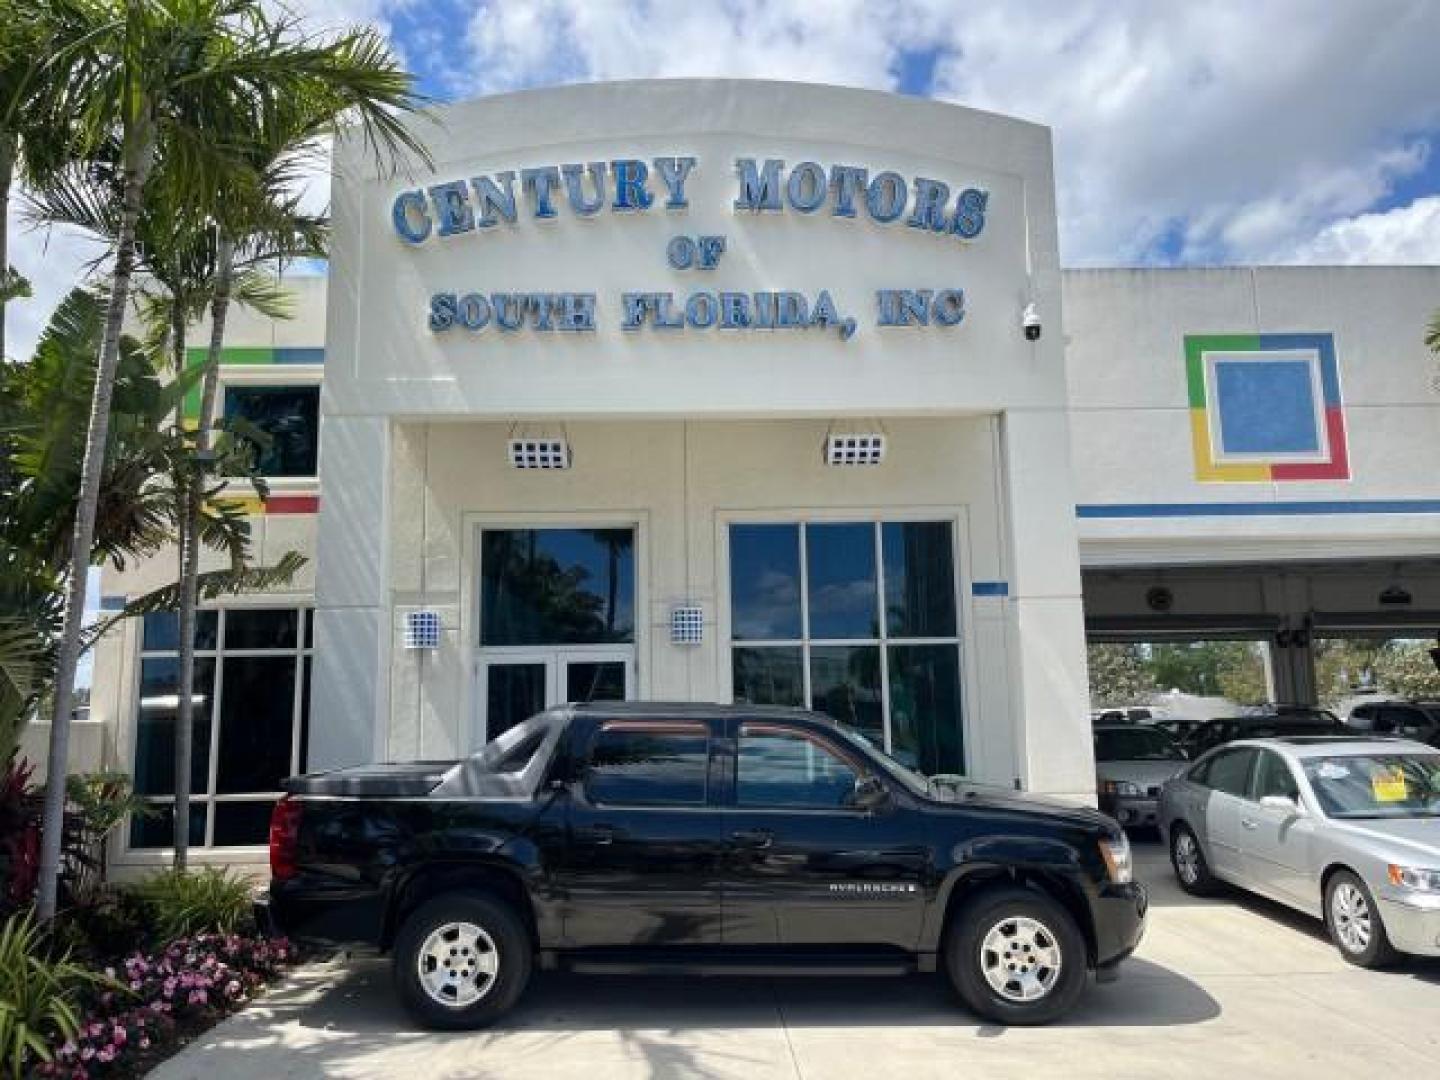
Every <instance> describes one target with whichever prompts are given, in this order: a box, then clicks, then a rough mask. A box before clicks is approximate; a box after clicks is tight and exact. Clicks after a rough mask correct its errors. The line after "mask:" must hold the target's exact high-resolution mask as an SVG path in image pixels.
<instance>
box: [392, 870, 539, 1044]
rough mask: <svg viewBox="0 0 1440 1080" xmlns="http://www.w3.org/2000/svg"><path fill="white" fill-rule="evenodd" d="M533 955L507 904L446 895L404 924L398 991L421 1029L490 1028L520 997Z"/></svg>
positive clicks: (398, 953) (399, 944)
mask: <svg viewBox="0 0 1440 1080" xmlns="http://www.w3.org/2000/svg"><path fill="white" fill-rule="evenodd" d="M533 960H534V957H533V950H532V947H531V944H530V935H529V934H528V933H527V932H526V930H525V925H524V923H522V922H521V921H520V918H519V916H518V915H516V914H515V912H514V911H513V910H512V909H511V907H510V906H509V905H507V904H505V903H504V902H503V901H501V900H498V899H496V898H495V897H493V896H488V895H485V894H482V893H458V892H456V893H445V894H444V895H442V896H437V897H435V898H433V899H431V900H427V901H426V902H425V903H423V904H421V905H420V907H419V908H417V909H416V910H415V911H414V912H413V913H411V915H410V917H409V918H407V919H406V920H405V923H404V925H402V926H401V927H400V932H399V934H397V935H396V937H395V955H394V969H393V970H394V979H395V989H396V992H397V993H398V994H399V996H400V1000H401V1002H402V1003H403V1004H404V1005H405V1008H406V1009H407V1010H409V1012H410V1015H412V1016H413V1017H414V1018H415V1019H416V1020H417V1021H419V1022H420V1024H421V1025H423V1026H424V1027H427V1028H431V1029H435V1030H440V1031H461V1030H469V1029H473V1028H479V1027H485V1026H486V1025H487V1024H490V1023H492V1022H493V1021H494V1020H496V1019H497V1018H498V1017H500V1016H502V1015H504V1014H505V1013H506V1012H507V1011H509V1009H510V1007H511V1006H512V1005H514V1004H515V1002H516V1001H517V1000H518V999H519V997H520V995H521V993H523V992H524V990H525V984H526V983H528V982H529V981H530V969H531V965H532V963H533Z"/></svg>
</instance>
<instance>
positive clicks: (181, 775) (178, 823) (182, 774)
mask: <svg viewBox="0 0 1440 1080" xmlns="http://www.w3.org/2000/svg"><path fill="white" fill-rule="evenodd" d="M170 350H171V357H172V360H173V363H174V365H175V374H176V377H177V378H178V377H179V376H180V375H183V374H184V372H185V309H184V307H183V306H182V304H181V302H180V299H179V297H173V298H172V299H171V305H170ZM179 487H180V492H179V495H180V505H181V506H182V507H183V508H184V509H183V510H182V511H181V516H180V529H179V534H180V535H179V537H178V538H177V542H178V545H179V549H180V566H179V580H180V611H179V618H178V620H177V621H178V622H179V638H180V645H179V648H180V657H179V660H178V664H179V668H180V681H179V686H178V687H176V695H177V696H176V704H175V823H174V825H175V831H174V834H173V835H174V839H173V841H172V844H173V846H174V848H175V859H174V866H175V869H176V870H180V871H183V870H184V869H185V864H186V862H187V860H188V856H189V852H190V758H191V757H192V756H193V755H192V751H191V746H192V744H193V743H194V738H195V737H194V730H195V722H194V708H195V707H194V701H195V603H194V599H193V597H194V594H193V593H190V594H188V595H189V596H190V597H191V600H190V602H189V603H186V596H187V594H186V592H185V583H186V582H187V581H190V580H191V576H192V575H191V568H192V566H193V565H195V564H196V563H197V562H198V560H199V552H198V550H197V548H196V543H195V529H194V527H193V526H194V514H193V513H192V512H191V507H192V506H193V500H194V492H195V490H196V477H195V476H194V474H193V473H192V472H188V471H187V472H184V473H182V474H181V475H180V477H179Z"/></svg>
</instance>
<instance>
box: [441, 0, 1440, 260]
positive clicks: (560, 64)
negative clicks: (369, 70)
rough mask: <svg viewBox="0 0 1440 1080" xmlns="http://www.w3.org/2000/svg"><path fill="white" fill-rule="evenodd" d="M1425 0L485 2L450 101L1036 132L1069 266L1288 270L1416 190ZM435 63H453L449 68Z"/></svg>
mask: <svg viewBox="0 0 1440 1080" xmlns="http://www.w3.org/2000/svg"><path fill="white" fill-rule="evenodd" d="M1437 39H1440V4H1435V3H1432V2H1429V0H1331V2H1329V3H1326V4H1325V5H1323V6H1317V5H1316V4H1315V3H1313V0H1268V2H1267V3H1264V4H1257V3H1255V2H1254V0H1215V2H1212V3H1206V4H1191V5H1184V6H1182V5H1174V4H1163V5H1162V4H1155V3H1153V2H1151V0H1035V2H1030V3H1015V2H1013V0H1006V2H1001V0H977V2H972V3H967V4H965V5H964V6H963V7H962V6H957V5H955V4H953V3H952V2H950V0H884V2H879V3H875V2H871V3H864V2H861V0H822V2H810V3H803V4H802V3H798V2H797V3H781V2H765V0H733V2H730V3H724V4H721V3H688V4H684V5H660V4H655V3H645V2H635V0H536V2H534V3H527V4H521V3H514V2H507V0H489V2H483V3H481V4H480V6H479V7H478V8H476V9H475V10H474V12H473V14H472V16H471V19H470V28H469V44H470V46H471V53H470V54H469V55H468V56H466V57H464V58H463V60H462V61H459V62H457V61H455V60H447V61H446V63H447V64H448V67H447V68H446V72H445V75H446V81H447V83H448V84H449V85H452V86H454V87H456V88H457V89H463V90H464V91H465V92H469V93H476V92H493V91H496V90H504V89H510V88H513V87H518V86H534V85H545V84H549V83H555V82H573V81H579V80H585V79H614V78H628V77H646V76H676V75H729V76H767V77H773V78H786V79H802V80H817V81H825V82H837V83H844V84H848V85H858V86H870V87H879V88H893V87H894V86H895V83H896V78H897V71H898V69H899V64H900V60H901V57H902V55H903V54H904V53H905V52H907V51H920V50H925V49H935V50H938V51H939V52H940V55H941V59H940V61H939V63H938V64H937V67H936V86H935V91H936V94H937V96H941V97H944V98H947V99H950V100H954V101H957V102H960V103H963V104H968V105H973V106H976V107H980V108H986V109H993V110H995V111H998V112H1003V113H1011V114H1014V115H1019V116H1023V117H1026V118H1028V119H1033V120H1037V121H1039V122H1042V123H1045V124H1048V125H1050V126H1051V128H1052V129H1053V130H1054V133H1055V140H1056V171H1057V182H1058V186H1059V195H1060V210H1061V233H1062V254H1063V256H1064V258H1065V260H1066V261H1067V262H1068V263H1071V264H1076V265H1080V264H1096V263H1098V264H1105V263H1117V262H1130V261H1140V260H1144V259H1147V258H1153V257H1154V256H1155V254H1156V252H1157V248H1158V250H1160V251H1161V252H1162V253H1163V255H1164V256H1165V257H1169V258H1174V257H1179V258H1181V259H1183V260H1186V261H1221V262H1223V261H1245V260H1254V259H1267V260H1273V259H1277V258H1283V257H1285V255H1286V253H1287V252H1293V251H1295V250H1297V249H1298V248H1299V246H1300V245H1302V244H1304V243H1306V242H1308V241H1309V240H1310V239H1311V238H1312V237H1314V236H1316V235H1317V234H1318V233H1319V232H1320V231H1322V230H1324V229H1326V228H1328V227H1329V226H1330V225H1331V224H1333V223H1334V222H1335V221H1337V220H1339V219H1342V218H1345V217H1348V216H1353V215H1355V214H1359V213H1363V212H1365V211H1367V210H1369V209H1370V208H1371V207H1373V206H1374V204H1375V202H1376V201H1377V200H1379V199H1381V198H1383V197H1384V196H1385V195H1386V194H1387V193H1388V192H1389V191H1390V190H1391V187H1392V185H1393V184H1394V183H1395V182H1396V180H1397V179H1399V178H1401V177H1404V176H1406V175H1409V174H1411V173H1413V172H1414V171H1416V170H1417V169H1419V168H1421V167H1422V166H1423V165H1424V162H1425V155H1426V151H1427V144H1426V142H1425V140H1424V138H1423V137H1421V135H1420V133H1424V132H1426V131H1431V130H1434V129H1435V128H1436V127H1437V126H1440V64H1436V63H1435V62H1434V55H1433V45H1434V42H1435V41H1436V40H1437ZM453 45H454V43H453V42H451V43H450V49H449V51H450V52H451V53H452V54H453Z"/></svg>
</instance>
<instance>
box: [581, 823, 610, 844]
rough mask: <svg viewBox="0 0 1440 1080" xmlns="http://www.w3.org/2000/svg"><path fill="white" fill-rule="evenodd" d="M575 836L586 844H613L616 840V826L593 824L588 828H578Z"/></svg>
mask: <svg viewBox="0 0 1440 1080" xmlns="http://www.w3.org/2000/svg"><path fill="white" fill-rule="evenodd" d="M575 838H576V839H577V840H579V841H580V842H581V843H585V844H601V845H603V844H613V843H614V842H615V826H613V825H592V826H590V828H588V829H577V830H575Z"/></svg>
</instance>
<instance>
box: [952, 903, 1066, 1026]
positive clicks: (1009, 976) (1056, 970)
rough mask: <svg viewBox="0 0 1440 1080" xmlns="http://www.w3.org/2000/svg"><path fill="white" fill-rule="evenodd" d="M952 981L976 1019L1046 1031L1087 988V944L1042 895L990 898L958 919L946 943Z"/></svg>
mask: <svg viewBox="0 0 1440 1080" xmlns="http://www.w3.org/2000/svg"><path fill="white" fill-rule="evenodd" d="M945 962H946V966H947V968H948V969H949V972H950V980H951V982H953V983H954V984H955V989H956V990H957V991H958V992H959V994H960V997H961V999H962V1000H963V1001H964V1002H965V1004H966V1005H967V1006H968V1007H969V1008H970V1010H971V1011H972V1012H975V1013H978V1014H979V1015H980V1016H982V1017H984V1018H985V1019H987V1020H993V1021H995V1022H996V1023H1000V1024H1047V1023H1049V1022H1050V1021H1051V1020H1054V1019H1056V1018H1057V1017H1059V1016H1061V1015H1063V1014H1064V1013H1066V1012H1068V1011H1069V1010H1070V1009H1071V1007H1072V1006H1074V1004H1075V1002H1076V1000H1077V999H1078V998H1079V997H1080V993H1081V991H1082V990H1084V988H1085V975H1086V970H1087V956H1086V950H1085V939H1084V938H1083V937H1082V936H1081V934H1080V930H1079V928H1078V927H1077V926H1076V925H1075V920H1074V919H1072V918H1071V917H1070V913H1069V912H1068V911H1066V910H1065V909H1064V908H1063V907H1061V906H1060V905H1059V904H1058V903H1056V902H1055V901H1054V900H1052V899H1051V898H1050V897H1048V896H1046V895H1044V894H1043V893H1039V892H1035V891H1033V890H1031V889H1019V888H1005V889H995V890H990V891H986V892H984V893H981V894H980V895H979V896H977V897H976V898H975V899H974V900H971V901H970V902H968V903H967V904H965V905H964V906H963V907H962V908H961V909H960V910H959V912H957V914H956V915H955V924H954V925H953V926H952V927H951V928H950V936H949V939H948V942H947V944H946V955H945Z"/></svg>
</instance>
